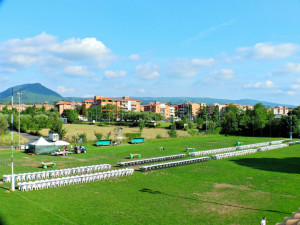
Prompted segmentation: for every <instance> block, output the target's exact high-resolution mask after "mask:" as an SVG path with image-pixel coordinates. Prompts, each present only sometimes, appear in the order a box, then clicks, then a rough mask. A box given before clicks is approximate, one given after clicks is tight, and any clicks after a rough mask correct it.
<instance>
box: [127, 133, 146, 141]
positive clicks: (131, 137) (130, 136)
mask: <svg viewBox="0 0 300 225" xmlns="http://www.w3.org/2000/svg"><path fill="white" fill-rule="evenodd" d="M125 137H127V139H128V140H129V141H130V140H131V139H133V138H140V137H142V133H126V134H125Z"/></svg>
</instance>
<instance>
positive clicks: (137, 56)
mask: <svg viewBox="0 0 300 225" xmlns="http://www.w3.org/2000/svg"><path fill="white" fill-rule="evenodd" d="M129 59H130V60H132V61H138V60H139V59H140V56H139V55H138V54H131V55H130V56H129Z"/></svg>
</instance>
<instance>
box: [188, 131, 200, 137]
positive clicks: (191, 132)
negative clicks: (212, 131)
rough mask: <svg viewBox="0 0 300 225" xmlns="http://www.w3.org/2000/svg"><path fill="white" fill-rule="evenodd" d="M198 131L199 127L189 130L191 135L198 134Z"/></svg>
mask: <svg viewBox="0 0 300 225" xmlns="http://www.w3.org/2000/svg"><path fill="white" fill-rule="evenodd" d="M198 133H199V131H198V130H197V129H191V130H189V134H190V135H191V136H196V135H198Z"/></svg>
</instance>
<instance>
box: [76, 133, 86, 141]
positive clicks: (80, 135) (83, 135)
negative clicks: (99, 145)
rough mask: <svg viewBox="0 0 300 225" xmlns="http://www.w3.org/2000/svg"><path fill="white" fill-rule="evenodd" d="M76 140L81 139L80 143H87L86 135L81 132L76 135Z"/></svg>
mask: <svg viewBox="0 0 300 225" xmlns="http://www.w3.org/2000/svg"><path fill="white" fill-rule="evenodd" d="M78 138H79V140H80V139H82V142H86V141H87V138H86V133H85V132H83V133H81V134H78Z"/></svg>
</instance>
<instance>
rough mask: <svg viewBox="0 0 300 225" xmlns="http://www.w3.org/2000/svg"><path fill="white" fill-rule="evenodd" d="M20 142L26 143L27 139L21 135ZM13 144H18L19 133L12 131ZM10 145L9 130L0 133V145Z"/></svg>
mask: <svg viewBox="0 0 300 225" xmlns="http://www.w3.org/2000/svg"><path fill="white" fill-rule="evenodd" d="M20 141H21V144H24V143H26V142H27V141H28V140H27V139H26V138H23V137H22V136H21V139H20ZM13 144H14V145H17V144H19V134H18V133H16V132H14V141H13ZM9 145H11V132H7V133H6V134H3V135H0V146H9Z"/></svg>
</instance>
